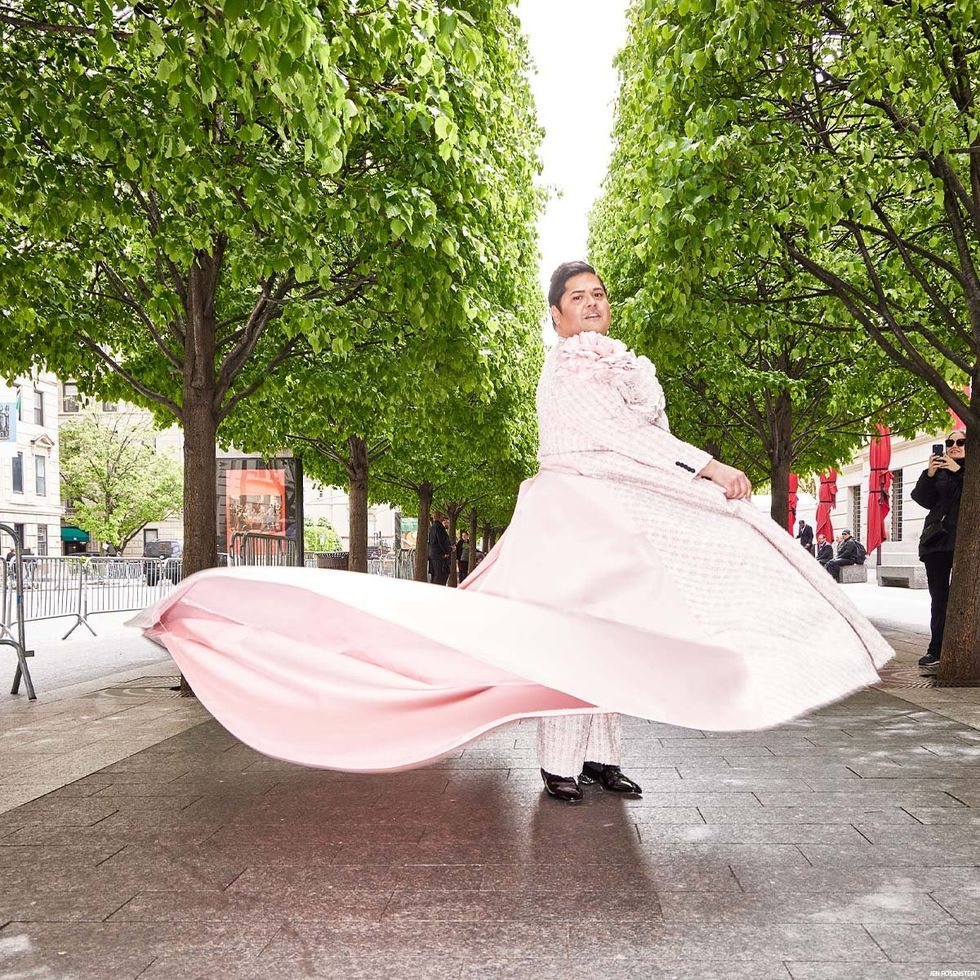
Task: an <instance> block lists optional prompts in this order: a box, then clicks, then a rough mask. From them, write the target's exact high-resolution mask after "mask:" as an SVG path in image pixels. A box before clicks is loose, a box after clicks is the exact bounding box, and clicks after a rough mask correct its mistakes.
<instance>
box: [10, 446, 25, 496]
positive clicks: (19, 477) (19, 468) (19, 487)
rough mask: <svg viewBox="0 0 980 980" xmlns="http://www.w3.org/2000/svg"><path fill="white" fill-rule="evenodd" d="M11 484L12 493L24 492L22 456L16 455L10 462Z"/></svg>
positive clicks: (21, 454)
mask: <svg viewBox="0 0 980 980" xmlns="http://www.w3.org/2000/svg"><path fill="white" fill-rule="evenodd" d="M10 475H11V483H12V484H13V491H14V493H23V492H24V454H23V453H18V454H17V455H16V456H14V458H13V459H12V460H11V461H10Z"/></svg>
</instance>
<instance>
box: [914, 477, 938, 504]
mask: <svg viewBox="0 0 980 980" xmlns="http://www.w3.org/2000/svg"><path fill="white" fill-rule="evenodd" d="M911 497H912V499H913V500H914V501H915V502H916V503H917V504H918V505H919V506H920V507H925V509H926V510H932V508H933V507H935V506H936V502H937V501H938V499H939V497H938V494H937V492H936V478H935V477H932V478H931V479H930V477H929V471H928V470H923V471H922V472H921V473H920V474H919V479H918V480H917V481H916V483H915V486H914V487H912V493H911Z"/></svg>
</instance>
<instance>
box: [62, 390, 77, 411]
mask: <svg viewBox="0 0 980 980" xmlns="http://www.w3.org/2000/svg"><path fill="white" fill-rule="evenodd" d="M79 408H80V406H79V404H78V385H77V384H74V383H73V382H67V383H65V384H63V385H62V386H61V411H62V412H64V413H65V414H66V415H71V414H72V413H74V412H77V411H78V410H79Z"/></svg>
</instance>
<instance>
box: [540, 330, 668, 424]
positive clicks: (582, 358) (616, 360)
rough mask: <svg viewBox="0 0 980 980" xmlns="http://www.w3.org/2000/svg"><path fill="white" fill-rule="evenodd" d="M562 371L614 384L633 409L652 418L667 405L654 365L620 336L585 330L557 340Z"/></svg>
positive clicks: (560, 369) (559, 368)
mask: <svg viewBox="0 0 980 980" xmlns="http://www.w3.org/2000/svg"><path fill="white" fill-rule="evenodd" d="M558 351H559V358H560V361H559V365H558V370H559V371H560V372H561V373H562V374H575V375H589V376H591V377H592V378H594V379H596V380H598V381H602V382H605V383H606V384H613V385H615V386H616V387H617V388H618V389H619V391H620V392H621V393H622V395H623V398H624V399H625V401H626V402H627V404H629V405H630V406H632V407H633V408H634V409H636V410H637V411H640V412H642V413H643V414H645V415H648V416H650V417H651V418H656V417H658V416H659V415H660V414H661V413H663V411H664V409H665V408H666V399H665V397H664V390H663V388H662V387H661V386H660V381H659V380H658V379H657V369H656V368H655V367H654V366H653V363H652V362H651V361H650V359H649V358H648V357H645V356H644V355H642V354H640V355H636V354H634V353H633V351H631V350H630V349H629V348H628V347H627V346H626V344H624V343H623V342H622V341H621V340H615V339H614V338H612V337H607V336H606V335H605V334H601V333H597V332H596V331H594V330H586V331H583V332H582V333H577V334H575V336H574V337H567V338H565V339H563V340H560V341H559V342H558Z"/></svg>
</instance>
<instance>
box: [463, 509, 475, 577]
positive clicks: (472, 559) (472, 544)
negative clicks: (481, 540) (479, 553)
mask: <svg viewBox="0 0 980 980" xmlns="http://www.w3.org/2000/svg"><path fill="white" fill-rule="evenodd" d="M476 542H477V523H476V508H475V507H474V508H473V509H472V510H471V511H470V563H469V566H468V571H467V573H466V574H467V575H468V576H469V575H472V574H473V569H474V568H476Z"/></svg>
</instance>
